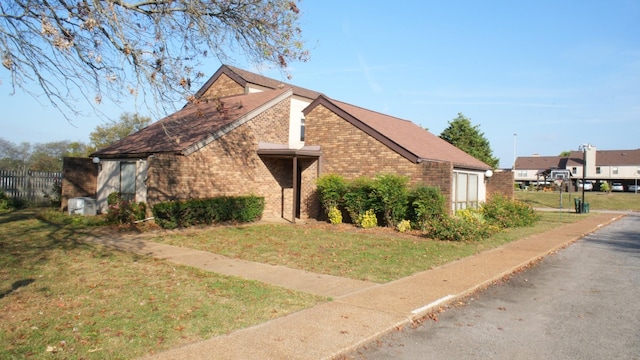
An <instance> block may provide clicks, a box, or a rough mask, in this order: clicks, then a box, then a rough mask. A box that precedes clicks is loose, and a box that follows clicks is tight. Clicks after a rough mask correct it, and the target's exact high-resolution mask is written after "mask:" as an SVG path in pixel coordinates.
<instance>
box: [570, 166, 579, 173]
mask: <svg viewBox="0 0 640 360" xmlns="http://www.w3.org/2000/svg"><path fill="white" fill-rule="evenodd" d="M571 173H572V174H573V175H575V174H577V173H578V168H577V167H575V166H574V167H572V168H571Z"/></svg>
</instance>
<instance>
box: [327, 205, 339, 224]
mask: <svg viewBox="0 0 640 360" xmlns="http://www.w3.org/2000/svg"><path fill="white" fill-rule="evenodd" d="M328 216H329V222H331V223H332V224H342V211H340V209H338V208H337V207H335V206H334V207H332V208H331V209H329V214H328Z"/></svg>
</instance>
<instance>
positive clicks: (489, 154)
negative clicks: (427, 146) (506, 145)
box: [440, 113, 500, 169]
mask: <svg viewBox="0 0 640 360" xmlns="http://www.w3.org/2000/svg"><path fill="white" fill-rule="evenodd" d="M440 138H441V139H443V140H445V141H447V142H448V143H450V144H452V145H454V146H456V147H457V148H459V149H460V150H462V151H464V152H466V153H467V154H469V155H471V156H473V157H475V158H476V159H478V160H481V161H483V162H485V163H486V164H487V165H489V166H491V167H492V168H494V169H495V168H496V167H498V162H499V161H500V160H499V159H498V158H496V157H494V156H493V151H492V150H491V146H490V144H489V140H487V138H486V137H485V136H484V133H483V132H481V131H480V125H475V126H474V125H471V120H470V119H468V118H466V117H465V116H464V115H463V114H462V113H458V117H457V118H455V119H453V120H451V121H449V126H448V127H447V128H446V129H444V130H443V131H442V133H441V134H440Z"/></svg>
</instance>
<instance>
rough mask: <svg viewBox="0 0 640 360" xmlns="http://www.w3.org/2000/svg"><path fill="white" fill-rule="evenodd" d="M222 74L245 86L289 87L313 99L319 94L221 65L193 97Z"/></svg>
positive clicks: (202, 91)
mask: <svg viewBox="0 0 640 360" xmlns="http://www.w3.org/2000/svg"><path fill="white" fill-rule="evenodd" d="M222 74H225V75H227V76H229V77H230V78H231V79H233V80H234V81H235V82H237V83H238V84H240V85H242V86H246V85H247V84H254V85H258V86H261V87H265V88H268V89H282V88H291V89H293V94H294V95H298V96H302V97H305V98H307V99H310V100H313V99H315V98H317V97H318V96H320V95H321V94H320V93H319V92H317V91H313V90H309V89H305V88H302V87H299V86H296V85H292V84H287V83H284V82H282V81H279V80H275V79H272V78H268V77H266V76H262V75H259V74H255V73H252V72H250V71H246V70H242V69H238V68H236V67H233V66H230V65H222V66H221V67H220V68H219V69H218V70H217V71H216V72H215V74H213V75H212V76H211V77H210V78H209V80H207V82H206V83H205V84H204V85H203V86H202V87H201V88H200V90H198V92H196V94H195V97H196V98H199V97H200V96H202V95H203V94H204V93H205V92H206V91H207V89H209V87H210V86H211V85H212V84H213V83H214V82H215V80H216V79H218V78H219V77H220V75H222Z"/></svg>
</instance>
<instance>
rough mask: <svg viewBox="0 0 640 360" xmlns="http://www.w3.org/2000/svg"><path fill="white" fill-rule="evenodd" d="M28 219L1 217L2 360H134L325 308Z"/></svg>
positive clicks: (86, 230)
mask: <svg viewBox="0 0 640 360" xmlns="http://www.w3.org/2000/svg"><path fill="white" fill-rule="evenodd" d="M34 215H35V214H34V212H33V211H28V210H26V211H25V210H23V211H19V212H13V213H7V214H2V215H0V264H2V266H1V267H0V358H1V359H24V358H30V359H31V358H32V359H45V358H46V359H50V358H56V359H131V358H134V357H137V356H141V355H144V354H148V353H150V352H158V351H161V350H163V349H168V348H172V347H176V346H178V345H181V344H186V343H189V342H194V341H198V340H202V339H207V338H209V337H212V336H216V335H220V334H225V333H228V332H230V331H233V330H236V329H239V328H243V327H248V326H251V325H254V324H258V323H262V322H265V321H267V320H270V319H273V318H275V317H279V316H283V315H286V314H289V313H292V312H295V311H299V310H301V309H304V308H308V307H312V306H314V305H316V304H319V303H321V302H324V301H327V299H324V298H321V297H316V296H312V295H309V294H304V293H300V292H296V291H291V290H288V289H283V288H278V287H274V286H269V285H266V284H262V283H259V282H256V281H246V280H242V279H240V278H236V277H229V276H223V275H219V274H215V273H210V272H205V271H201V270H197V269H193V268H188V267H183V266H178V265H175V264H171V263H168V262H166V261H162V260H155V259H151V258H146V257H140V256H137V255H134V254H129V253H124V252H120V251H115V250H113V249H110V248H105V247H101V246H95V245H88V244H86V243H84V242H82V240H81V239H82V237H84V236H88V235H89V234H90V233H92V232H94V231H96V230H97V228H94V227H86V226H81V225H74V224H73V223H71V224H66V225H61V224H56V223H52V222H45V221H42V220H38V219H36V218H35V216H34ZM78 223H80V221H79V222H78Z"/></svg>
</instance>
